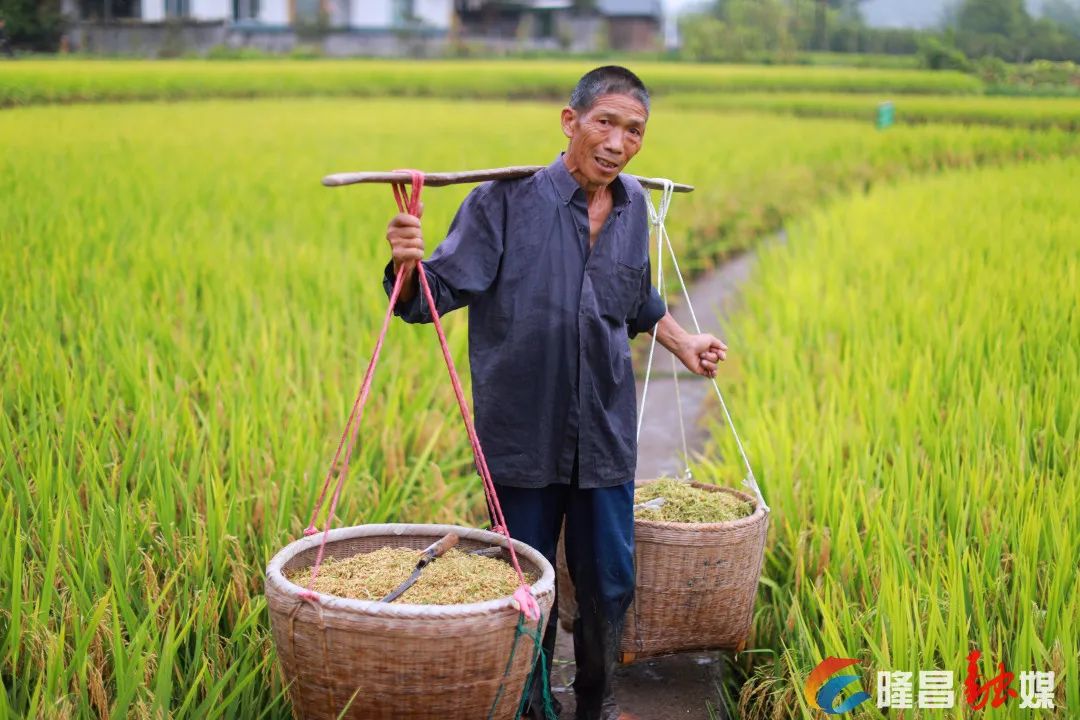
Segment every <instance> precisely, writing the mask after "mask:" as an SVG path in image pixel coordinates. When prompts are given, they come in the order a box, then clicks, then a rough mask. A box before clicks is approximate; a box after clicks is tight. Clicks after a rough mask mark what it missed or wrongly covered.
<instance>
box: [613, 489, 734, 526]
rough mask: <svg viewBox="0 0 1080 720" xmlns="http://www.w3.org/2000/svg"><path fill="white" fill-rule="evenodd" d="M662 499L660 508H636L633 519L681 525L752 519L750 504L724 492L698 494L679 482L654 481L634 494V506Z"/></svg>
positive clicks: (700, 492) (707, 491)
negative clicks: (749, 516)
mask: <svg viewBox="0 0 1080 720" xmlns="http://www.w3.org/2000/svg"><path fill="white" fill-rule="evenodd" d="M660 497H662V498H664V505H663V506H662V507H660V508H639V509H637V510H635V511H634V517H636V518H639V519H641V520H656V521H659V522H682V523H715V522H727V521H729V520H738V519H739V518H744V517H747V516H748V515H752V514H753V512H754V505H753V503H749V502H746V501H743V500H740V499H739V498H738V497H736V496H735V495H732V494H731V493H726V492H717V491H710V490H702V489H701V488H696V487H694V486H693V485H691V484H689V483H686V482H683V481H681V480H671V479H664V480H657V481H656V482H651V483H647V484H645V485H642V486H641V487H639V488H638V489H637V490H636V491H635V492H634V503H635V504H637V503H643V502H647V501H649V500H654V499H656V498H660Z"/></svg>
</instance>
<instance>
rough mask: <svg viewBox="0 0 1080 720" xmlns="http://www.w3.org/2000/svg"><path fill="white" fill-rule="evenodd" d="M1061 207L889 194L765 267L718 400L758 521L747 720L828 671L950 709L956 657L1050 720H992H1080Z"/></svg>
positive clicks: (1075, 266) (1077, 554)
mask: <svg viewBox="0 0 1080 720" xmlns="http://www.w3.org/2000/svg"><path fill="white" fill-rule="evenodd" d="M1077 187H1080V163H1077V162H1076V160H1055V161H1051V162H1047V163H1039V164H1030V165H1024V166H1022V167H1014V168H1007V169H993V170H981V171H974V172H963V173H954V174H949V175H944V176H941V177H937V178H933V179H928V180H922V181H919V182H914V183H904V184H902V185H900V186H897V187H893V188H888V189H882V190H878V191H875V192H873V193H871V194H869V195H867V196H865V197H858V198H855V199H851V200H847V201H844V202H840V203H836V204H834V205H832V206H830V207H828V208H826V209H823V210H820V211H816V212H814V213H813V214H812V215H811V216H810V217H808V218H805V219H804V220H802V221H800V222H798V223H796V224H795V225H794V226H793V228H792V229H791V235H790V240H789V243H788V244H787V245H785V246H776V247H770V248H769V249H767V250H764V251H763V252H762V256H761V259H760V272H759V273H758V274H757V275H756V276H755V282H754V283H753V286H752V289H751V290H749V291H748V293H747V297H746V303H747V307H746V312H745V313H744V314H743V315H742V316H740V317H739V318H738V319H737V320H736V321H735V322H734V324H733V325H732V327H731V330H730V333H729V339H728V344H729V345H730V346H731V347H732V348H734V347H742V348H743V352H742V353H741V354H740V357H739V359H738V360H735V361H734V363H733V364H732V365H733V366H732V367H729V368H728V371H729V372H728V376H727V378H726V384H727V385H728V386H729V395H730V396H731V397H730V398H729V402H730V403H732V404H734V405H736V406H737V407H739V408H741V409H742V411H741V412H740V413H739V415H740V416H741V418H742V419H741V423H740V426H741V428H742V433H743V436H744V439H745V441H746V442H747V444H748V445H749V446H750V447H751V448H753V453H754V455H755V456H756V458H757V461H758V462H759V463H760V465H761V467H760V470H759V471H758V472H760V473H761V474H762V475H763V476H764V478H765V480H764V482H763V485H764V487H763V491H764V492H765V493H766V498H767V500H768V501H769V502H770V504H771V505H772V506H773V507H774V508H775V509H776V512H775V515H774V516H773V522H774V523H775V525H774V528H773V530H774V532H776V533H777V534H776V538H775V544H774V545H773V547H772V552H771V553H770V554H769V555H768V557H767V559H766V566H767V569H766V571H765V574H766V575H767V576H768V581H767V582H766V583H765V586H764V587H763V588H762V590H763V592H764V595H765V597H767V598H770V599H769V600H768V601H766V602H765V603H764V604H762V603H761V601H760V599H759V605H758V616H757V622H756V624H755V629H756V631H757V632H758V633H759V634H758V636H757V642H756V645H757V646H759V647H768V648H771V650H772V651H774V652H771V653H770V657H771V661H770V662H769V663H765V664H763V665H762V666H760V667H759V668H758V675H757V676H756V677H755V678H754V679H753V680H751V682H750V683H749V684H748V686H747V687H746V688H745V689H744V694H743V698H742V707H743V710H744V712H745V714H746V716H747V717H774V715H772V714H770V713H772V712H774V711H777V709H778V708H779V709H780V710H779V712H781V715H782V716H784V717H786V716H788V711H787V710H784V709H783V708H791V707H795V706H798V707H800V708H802V710H803V712H806V713H809V711H808V710H806V709H805V702H806V701H805V698H804V697H802V694H801V686H800V684H799V682H798V680H797V678H801V677H805V673H806V671H808V670H809V667H808V663H807V658H811V657H814V658H819V657H825V656H827V655H839V656H841V657H857V658H859V659H860V660H862V661H863V663H864V664H863V667H864V668H867V672H866V673H865V677H864V678H863V681H862V686H863V687H864V688H867V689H869V690H870V692H871V693H872V694H873V688H875V687H876V678H875V676H874V675H873V674H872V673H871V672H870V670H871V669H872V670H874V671H876V670H902V671H916V674H917V671H918V670H920V669H927V670H933V669H939V670H954V671H955V672H956V678H957V688H958V693H959V692H961V691H962V685H961V682H962V679H963V677H964V675H965V672H966V656H967V653H968V651H969V649H970V648H972V647H977V648H980V649H981V650H982V652H983V662H982V663H981V664H980V669H981V671H982V672H983V674H984V677H992V676H994V675H996V674H997V671H998V666H997V663H998V662H1003V663H1004V664H1005V667H1006V668H1008V669H1009V670H1010V671H1012V672H1014V673H1016V674H1017V677H1018V676H1019V673H1020V672H1022V671H1027V670H1043V671H1046V670H1053V671H1054V672H1055V673H1056V677H1057V681H1058V685H1057V688H1056V695H1055V705H1056V707H1057V710H1056V711H1055V712H1054V713H1051V712H1050V711H1047V710H1021V709H1019V708H1018V707H1017V702H1015V701H1013V702H1012V703H1011V705H1012V707H1011V708H1010V707H1009V705H1008V704H1007V705H1006V706H1003V707H1001V708H996V709H993V710H991V708H989V707H987V709H986V712H987V713H988V715H989V716H995V715H996V716H999V717H1016V718H1023V717H1047V716H1052V717H1061V718H1071V717H1076V716H1077V714H1078V713H1080V681H1078V679H1077V653H1078V651H1080V645H1078V639H1080V625H1078V621H1080V574H1078V573H1077V569H1078V568H1077V563H1078V558H1080V511H1078V510H1077V507H1078V502H1080V497H1078V494H1080V457H1078V450H1080V444H1078V442H1077V439H1078V437H1080V404H1078V403H1077V402H1076V398H1077V397H1078V396H1080V387H1078V383H1080V308H1078V305H1077V292H1076V288H1077V286H1078V282H1080V207H1078V206H1077V203H1076V194H1075V190H1076V188H1077ZM989 199H992V200H991V201H989V202H988V200H989ZM712 435H713V438H714V442H715V443H717V444H716V445H714V447H713V448H712V450H711V452H710V453H709V455H710V456H712V457H716V456H718V455H720V454H724V455H725V456H727V457H734V448H733V447H732V445H731V441H730V439H729V436H728V432H727V430H726V427H725V426H723V425H722V423H721V422H720V418H719V417H717V422H716V424H715V426H714V427H713V428H712ZM738 469H739V468H738V465H737V464H736V463H734V462H732V463H730V464H720V465H718V466H715V467H713V468H711V472H712V474H713V477H715V478H724V477H732V476H737V473H738ZM759 480H760V478H759ZM845 653H846V654H845ZM1014 689H1015V687H1014ZM809 716H810V715H809V714H807V717H809ZM868 716H869V715H868ZM957 717H959V715H957Z"/></svg>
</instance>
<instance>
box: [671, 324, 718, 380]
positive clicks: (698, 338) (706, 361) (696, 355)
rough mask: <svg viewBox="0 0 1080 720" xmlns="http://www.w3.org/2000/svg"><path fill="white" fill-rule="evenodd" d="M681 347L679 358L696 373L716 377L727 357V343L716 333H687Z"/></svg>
mask: <svg viewBox="0 0 1080 720" xmlns="http://www.w3.org/2000/svg"><path fill="white" fill-rule="evenodd" d="M680 344H681V346H682V347H681V348H680V349H679V353H678V358H679V360H681V361H682V364H683V365H685V366H686V368H687V369H688V370H689V371H690V372H692V373H694V374H695V375H701V376H703V377H708V378H714V377H716V373H717V370H718V365H719V363H720V362H721V361H723V360H726V359H727V345H725V344H724V343H723V342H721V341H720V339H719V338H717V337H716V336H714V335H710V334H708V333H701V334H700V335H687V336H686V338H685V340H683V342H682V343H680Z"/></svg>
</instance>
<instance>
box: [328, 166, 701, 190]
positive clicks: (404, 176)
mask: <svg viewBox="0 0 1080 720" xmlns="http://www.w3.org/2000/svg"><path fill="white" fill-rule="evenodd" d="M544 167H545V166H544V165H520V166H517V167H504V168H491V169H490V170H462V171H459V172H441V173H430V174H429V173H425V174H424V185H426V186H430V187H442V186H443V185H457V184H459V183H477V182H486V181H488V180H513V179H515V178H523V177H528V176H529V175H532V174H533V173H535V172H536V171H537V170H542V169H543V168H544ZM630 177H632V178H635V179H636V180H637V181H638V182H640V183H641V185H642V186H643V187H647V188H649V189H651V190H663V189H664V184H663V183H662V182H658V181H657V180H654V179H652V178H647V177H641V176H640V175H631V176H630ZM411 181H412V176H410V175H409V173H408V172H403V171H396V172H349V173H335V174H333V175H327V176H326V177H324V178H323V180H322V184H323V185H325V186H327V187H339V186H341V185H355V184H356V183H405V184H408V183H409V182H411ZM674 190H675V192H682V193H688V192H693V191H694V186H693V185H683V184H682V183H675V186H674Z"/></svg>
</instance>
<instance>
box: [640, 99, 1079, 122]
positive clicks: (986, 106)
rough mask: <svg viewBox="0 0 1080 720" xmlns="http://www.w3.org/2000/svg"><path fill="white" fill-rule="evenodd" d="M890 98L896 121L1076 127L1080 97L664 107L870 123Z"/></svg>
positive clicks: (711, 102)
mask: <svg viewBox="0 0 1080 720" xmlns="http://www.w3.org/2000/svg"><path fill="white" fill-rule="evenodd" d="M885 101H890V102H892V103H893V105H894V107H895V111H896V122H898V123H900V124H911V123H914V124H922V123H928V122H947V123H963V124H969V125H1003V126H1009V127H1027V128H1034V129H1040V128H1061V129H1063V130H1072V131H1076V130H1077V129H1080V98H1005V97H983V96H946V95H903V96H896V97H894V96H892V95H889V94H885V93H878V94H876V95H874V94H869V93H867V94H852V93H833V92H829V93H817V92H798V93H782V92H778V93H676V94H674V95H669V96H666V97H664V98H662V100H661V105H662V106H663V107H672V106H673V107H678V108H688V109H695V110H710V109H713V110H742V111H763V112H775V113H783V114H788V115H796V116H799V117H838V118H853V119H862V120H864V121H866V122H874V120H875V118H876V114H877V107H878V104H879V103H881V102H885Z"/></svg>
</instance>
